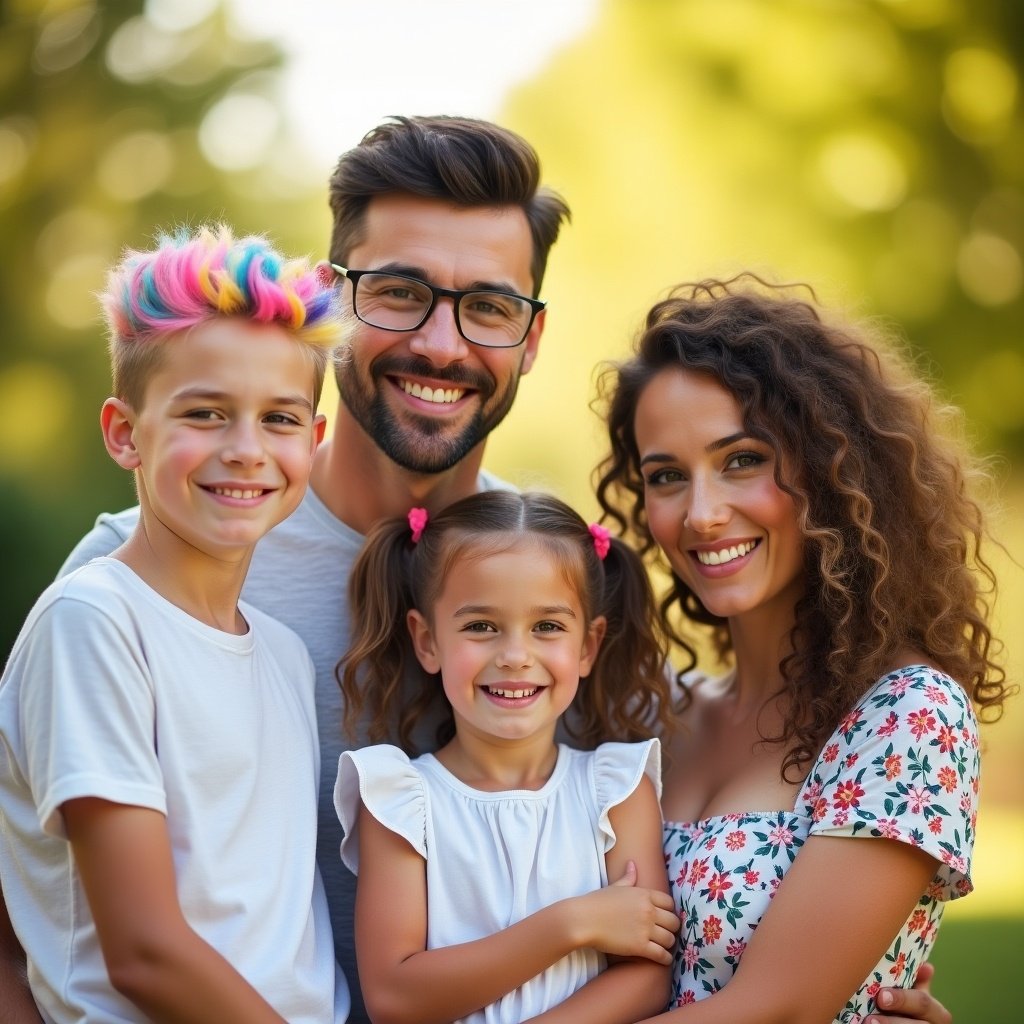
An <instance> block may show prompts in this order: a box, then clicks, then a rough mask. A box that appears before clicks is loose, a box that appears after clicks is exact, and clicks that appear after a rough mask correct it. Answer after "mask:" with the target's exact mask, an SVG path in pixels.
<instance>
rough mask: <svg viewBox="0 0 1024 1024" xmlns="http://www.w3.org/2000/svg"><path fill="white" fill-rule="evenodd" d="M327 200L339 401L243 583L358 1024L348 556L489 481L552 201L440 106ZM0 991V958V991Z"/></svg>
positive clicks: (484, 125) (532, 174) (352, 172)
mask: <svg viewBox="0 0 1024 1024" xmlns="http://www.w3.org/2000/svg"><path fill="white" fill-rule="evenodd" d="M330 203H331V209H332V211H333V214H334V224H333V228H332V234H331V247H330V265H329V266H328V265H326V264H325V265H324V268H323V269H324V272H325V273H331V272H333V273H335V274H337V275H338V280H339V284H340V285H341V286H342V287H343V288H344V289H345V293H346V297H347V300H348V302H349V303H350V308H351V309H353V310H354V312H355V314H356V316H357V317H358V318H359V322H358V323H357V324H356V327H355V330H354V333H353V336H352V339H351V343H350V345H349V346H348V348H347V350H346V352H345V353H344V354H343V356H342V358H341V359H340V360H339V363H338V366H337V370H336V378H337V382H338V387H339V390H340V393H341V399H342V401H341V403H340V405H339V407H338V413H337V419H336V421H335V424H334V431H333V435H332V437H331V439H330V440H329V441H327V442H325V443H324V444H323V445H321V447H320V449H319V450H318V452H317V456H316V459H315V462H314V465H313V472H312V476H311V478H310V490H309V492H308V493H307V496H306V499H305V500H304V501H303V503H302V505H300V507H299V509H298V510H297V511H296V512H295V514H294V515H293V516H292V517H291V518H290V519H289V520H287V521H286V522H284V523H282V524H281V525H280V526H279V527H277V528H276V529H274V530H273V531H271V533H270V534H268V535H267V537H266V538H264V540H263V541H261V542H260V544H259V545H258V546H257V550H256V554H255V556H254V558H253V562H252V565H251V567H250V570H249V575H248V578H247V582H246V587H245V589H244V591H243V597H244V598H245V599H246V600H248V601H249V602H251V603H252V604H254V605H256V606H257V607H259V608H261V609H262V610H264V611H267V612H269V613H270V614H272V615H274V616H275V617H276V618H278V619H280V620H281V621H282V622H284V623H285V624H286V625H288V626H291V627H292V628H293V629H294V630H295V631H296V632H297V633H298V634H299V635H300V636H301V637H302V638H303V640H305V642H306V644H307V646H308V647H309V649H310V652H311V654H312V655H313V660H314V662H315V664H316V669H317V713H318V720H319V727H320V744H321V753H322V775H321V782H320V835H319V841H318V861H319V864H320V869H321V873H322V874H323V877H324V883H325V886H326V889H327V897H328V902H329V904H330V907H331V919H332V924H333V927H334V936H335V945H336V949H337V954H338V959H339V962H340V963H341V965H342V967H343V968H344V971H345V974H346V976H347V977H348V980H349V985H350V987H351V989H352V1015H351V1017H350V1020H352V1021H353V1022H357V1024H358V1022H363V1021H365V1020H366V1016H365V1011H364V1009H363V1005H362V999H361V996H360V994H359V989H358V978H357V974H356V969H355V953H354V940H353V934H352V905H353V897H354V891H355V880H354V878H353V876H351V875H350V874H349V873H348V872H347V871H345V870H344V869H343V868H342V866H341V863H340V857H339V854H338V847H339V843H340V838H341V836H340V826H339V824H338V821H337V817H336V815H335V812H334V804H333V786H334V778H335V774H336V771H337V763H338V756H339V754H340V752H341V750H342V749H344V748H345V747H347V746H350V745H353V744H350V743H349V742H348V741H347V740H346V738H345V737H343V736H342V733H341V718H342V708H341V695H340V692H339V688H338V685H337V682H336V680H335V676H334V668H335V665H336V663H337V661H338V658H339V657H340V656H341V654H342V653H343V652H344V651H345V649H346V647H347V644H348V636H349V623H348V613H347V594H346V583H347V577H348V572H349V569H350V567H351V565H352V562H353V561H354V559H355V556H356V554H357V552H358V550H359V548H360V546H361V544H362V539H363V535H364V534H365V532H366V531H367V529H369V527H370V526H372V525H373V523H374V522H375V521H376V520H377V519H379V518H382V517H387V516H394V515H404V514H406V513H407V512H408V510H409V509H410V508H411V507H413V506H420V507H424V508H427V509H428V510H434V509H438V508H442V507H444V506H445V505H447V504H449V503H450V502H452V501H454V500H456V499H457V498H461V497H463V496H465V495H467V494H470V493H473V492H474V491H476V490H480V489H486V488H492V487H500V486H503V485H502V483H501V482H500V481H499V480H497V479H496V478H495V477H493V476H491V475H490V474H488V473H486V472H484V471H483V470H482V469H481V465H482V460H483V454H484V445H485V442H486V438H487V435H488V434H489V433H490V431H491V430H493V429H494V428H495V427H496V426H497V425H498V424H499V423H500V422H501V420H502V419H503V418H504V416H505V415H506V413H507V412H508V410H509V408H510V407H511V405H512V402H513V400H514V398H515V394H516V389H517V387H518V384H519V378H520V377H521V376H522V375H523V374H525V373H528V372H529V371H530V369H531V368H532V366H533V363H534V360H535V359H536V357H537V351H538V346H539V343H540V337H541V333H542V331H543V328H544V318H545V310H544V309H543V308H538V307H540V306H541V305H542V304H540V303H538V302H536V301H531V300H536V296H537V295H538V294H539V292H540V286H541V282H542V280H543V276H544V270H545V266H546V263H547V256H548V252H549V250H550V248H551V246H552V245H553V244H554V242H555V240H556V238H557V237H558V232H559V229H560V227H561V224H562V222H563V221H564V220H566V219H568V215H569V210H568V207H567V206H566V204H565V202H564V201H563V200H562V199H561V198H560V197H559V196H558V195H557V194H556V193H554V192H552V191H551V190H549V189H546V188H544V187H542V186H541V185H540V167H539V163H538V160H537V155H536V153H535V152H534V150H533V148H532V147H531V146H530V145H529V144H528V143H526V142H525V141H524V140H523V139H522V138H520V137H519V136H518V135H515V134H514V133H512V132H509V131H507V130H505V129H503V128H500V127H499V126H497V125H495V124H491V123H489V122H485V121H477V120H469V119H462V118H449V117H423V118H395V119H392V120H390V121H388V122H386V123H385V124H382V125H380V126H379V127H377V128H375V129H374V130H373V131H371V132H370V133H369V134H368V135H367V136H366V137H365V138H364V139H363V141H362V142H361V143H360V144H359V145H358V146H356V147H355V148H354V149H352V150H350V151H349V152H347V153H345V154H344V155H343V156H342V157H341V160H340V161H339V163H338V166H337V169H336V170H335V173H334V175H333V176H332V178H331V182H330ZM368 273H369V277H368V276H367V274H368ZM410 279H412V280H410ZM509 303H511V304H509ZM524 304H525V305H524ZM495 309H497V313H495V312H494V311H495ZM492 314H493V315H497V316H498V317H499V319H500V322H501V324H502V329H501V330H500V331H498V330H495V329H493V328H494V324H493V323H492V322H491V321H490V320H489V319H488V318H489V317H490V316H491V315H492ZM510 332H511V333H510ZM136 514H137V513H136V512H135V510H128V511H127V512H123V513H119V514H117V515H114V516H101V517H100V520H99V521H98V523H97V526H96V528H95V529H94V530H93V531H92V532H91V533H90V534H89V535H88V536H87V537H86V538H85V539H84V540H83V541H82V542H81V543H80V544H79V545H78V547H77V548H76V549H75V551H74V552H72V554H71V556H70V557H69V559H68V561H67V562H66V563H65V565H64V568H63V570H62V571H63V572H67V571H70V570H71V569H72V568H76V567H77V566H79V565H81V564H83V563H84V562H85V561H87V560H88V559H89V558H93V557H96V556H98V555H101V554H107V553H108V552H109V551H111V550H112V549H113V548H115V547H117V546H118V545H119V544H120V543H121V541H122V540H123V538H124V537H125V536H126V535H127V534H128V532H130V530H131V528H132V526H133V525H134V522H135V517H136ZM422 738H423V739H424V740H426V741H427V742H429V737H422ZM356 745H357V744H356ZM268 870H280V868H279V866H277V865H268ZM3 916H4V915H0V918H2V917H3ZM4 924H5V922H4V921H3V920H0V951H2V950H3V949H4V948H5V944H4V943H3V942H2V939H3V935H4V931H5V929H4ZM6 948H7V949H10V943H7V944H6ZM11 962H12V959H11V958H10V957H9V958H8V960H7V964H8V965H10V963H11ZM2 966H3V965H2V964H0V968H2ZM7 969H8V970H11V969H12V968H11V967H10V966H8V968H7ZM7 990H10V986H9V985H8V986H7V988H6V989H5V986H4V980H3V975H2V974H0V993H5V991H7ZM899 999H900V1000H904V1001H910V1000H913V1001H914V1005H915V1006H916V1005H919V1004H920V1005H921V1006H922V1008H923V1010H929V1011H931V1012H932V1013H933V1014H935V1016H928V1015H927V1014H925V1015H924V1016H923V1017H921V1018H918V1019H925V1020H932V1021H934V1022H936V1024H943V1022H946V1021H948V1020H949V1017H948V1014H945V1011H944V1010H943V1008H942V1007H941V1006H940V1005H939V1004H938V1003H936V1002H935V1001H934V1000H933V999H931V998H930V997H928V996H927V994H926V993H918V992H914V993H901V994H899ZM0 1013H2V1011H0ZM11 1019H12V1020H31V1019H32V1018H29V1017H23V1018H17V1017H12V1018H11ZM890 1019H891V1018H890ZM2 1022H3V1017H2V1016H0V1024H2Z"/></svg>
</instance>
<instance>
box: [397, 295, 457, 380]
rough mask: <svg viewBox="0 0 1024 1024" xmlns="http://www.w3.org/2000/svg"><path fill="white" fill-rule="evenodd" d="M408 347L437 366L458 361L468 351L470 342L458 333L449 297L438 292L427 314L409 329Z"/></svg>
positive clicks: (453, 304)
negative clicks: (422, 320) (423, 320)
mask: <svg viewBox="0 0 1024 1024" xmlns="http://www.w3.org/2000/svg"><path fill="white" fill-rule="evenodd" d="M409 350H410V351H411V352H415V353H416V355H419V356H423V357H424V358H425V359H428V360H429V361H430V362H431V363H432V364H433V365H434V366H437V367H444V366H448V365H450V364H451V363H457V362H460V361H461V360H463V359H465V358H466V356H467V355H469V342H468V341H466V339H465V338H464V337H463V336H462V335H461V334H460V333H459V328H458V324H457V322H456V319H455V303H454V301H453V300H452V299H450V298H449V297H448V296H441V297H440V298H439V299H438V300H437V305H435V306H434V308H433V309H432V310H431V311H430V316H428V317H427V319H426V321H425V322H424V323H422V324H420V326H419V327H417V328H416V330H415V331H413V332H412V338H411V339H410V341H409Z"/></svg>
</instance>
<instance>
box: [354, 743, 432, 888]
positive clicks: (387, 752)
mask: <svg viewBox="0 0 1024 1024" xmlns="http://www.w3.org/2000/svg"><path fill="white" fill-rule="evenodd" d="M361 804H365V805H366V809H367V810H368V811H369V812H370V813H371V814H372V815H373V816H374V817H375V818H376V819H377V820H378V821H379V822H380V823H381V824H382V825H384V826H385V827H386V828H389V829H390V830H391V831H392V832H395V833H397V834H398V835H400V836H401V837H402V838H403V839H405V840H406V841H407V842H408V843H409V845H410V846H411V847H412V848H413V849H414V850H415V851H416V852H417V853H418V854H419V855H420V856H421V857H423V858H424V859H425V858H426V856H427V842H426V820H427V797H426V789H425V787H424V784H423V779H422V777H421V776H420V774H419V772H418V771H417V770H416V768H415V767H414V766H413V764H412V762H410V760H409V758H408V757H407V756H406V755H405V753H403V751H401V750H399V749H398V747H393V746H391V745H390V744H387V743H381V744H378V745H377V746H372V747H363V748H362V749H361V750H346V751H345V752H344V753H343V754H342V755H341V757H340V758H339V759H338V778H337V781H336V782H335V784H334V809H335V810H336V811H337V813H338V820H339V821H340V822H341V827H342V828H343V829H344V830H345V835H344V838H343V839H342V840H341V859H342V862H343V863H344V865H345V866H346V867H347V868H348V869H349V870H350V871H353V872H355V873H356V874H358V873H359V828H358V824H359V807H360V805H361Z"/></svg>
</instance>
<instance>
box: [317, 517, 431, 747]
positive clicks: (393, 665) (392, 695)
mask: <svg viewBox="0 0 1024 1024" xmlns="http://www.w3.org/2000/svg"><path fill="white" fill-rule="evenodd" d="M413 555H414V548H413V541H412V536H411V533H410V530H409V526H408V524H407V523H406V521H405V520H403V519H388V520H384V521H383V522H380V523H378V524H377V525H376V526H375V527H374V528H373V529H372V530H371V531H370V533H369V534H368V536H367V539H366V543H365V545H364V546H363V549H362V551H361V552H360V553H359V557H358V558H357V559H356V562H355V565H354V566H353V568H352V573H351V575H350V576H349V585H348V590H349V603H350V608H351V614H352V641H351V644H350V646H349V649H348V651H347V652H346V653H345V654H344V655H343V657H342V658H341V660H340V661H339V662H338V665H337V667H336V668H335V670H334V673H335V676H336V677H337V679H338V682H339V683H340V685H341V689H342V693H343V694H344V697H345V702H344V703H345V714H344V719H343V723H344V727H345V731H346V733H347V734H348V735H349V736H350V737H353V738H356V737H357V732H358V728H359V725H360V723H362V722H365V723H366V736H367V738H368V739H369V740H370V742H373V743H380V742H382V741H386V740H387V741H391V742H397V743H398V744H399V745H400V746H401V747H402V748H403V749H405V750H406V751H410V750H411V749H412V733H413V730H414V729H415V727H416V724H417V723H418V722H419V720H420V718H421V717H422V716H423V714H424V713H425V711H426V710H427V708H428V707H429V706H430V705H431V704H432V703H433V702H434V699H435V695H436V691H437V689H438V687H435V686H433V685H429V684H430V682H431V677H430V676H429V675H428V674H427V673H426V672H424V671H423V669H422V667H421V666H420V664H419V661H418V660H417V659H416V655H415V652H414V651H413V646H412V638H411V637H410V635H409V629H408V627H407V625H406V617H407V615H408V612H409V610H410V609H411V608H412V607H413V601H412V591H411V585H410V575H411V562H412V558H413ZM407 679H413V680H415V681H416V683H417V684H420V683H421V684H422V685H417V686H416V687H415V689H414V690H413V691H412V692H411V693H410V690H409V685H408V683H407V682H406V680H407ZM396 710H397V711H398V712H399V713H398V716H397V721H396V714H395V712H396Z"/></svg>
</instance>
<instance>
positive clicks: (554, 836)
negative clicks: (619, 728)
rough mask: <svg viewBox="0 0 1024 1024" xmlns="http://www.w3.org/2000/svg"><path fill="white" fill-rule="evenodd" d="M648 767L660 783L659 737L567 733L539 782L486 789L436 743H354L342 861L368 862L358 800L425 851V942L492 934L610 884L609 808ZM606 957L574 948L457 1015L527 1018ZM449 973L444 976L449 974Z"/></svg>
mask: <svg viewBox="0 0 1024 1024" xmlns="http://www.w3.org/2000/svg"><path fill="white" fill-rule="evenodd" d="M644 775H647V777H648V778H649V779H650V780H651V782H653V783H654V787H655V791H656V792H657V793H658V794H659V797H660V794H661V748H660V746H659V744H658V741H657V740H646V741H644V742H642V743H603V744H601V745H600V746H599V747H598V748H597V749H596V750H592V751H581V750H573V749H572V748H571V747H568V746H565V745H564V744H560V745H559V748H558V760H557V762H556V763H555V769H554V771H553V772H552V773H551V778H549V779H548V781H547V782H546V783H545V784H544V785H543V786H542V787H541V788H540V789H538V790H510V791H507V792H498V793H489V792H483V791H481V790H478V789H473V788H472V787H471V786H467V785H466V784H465V783H464V782H461V781H460V780H459V779H457V778H456V777H455V776H454V775H452V774H451V772H449V771H448V770H447V769H446V768H445V767H444V766H443V765H442V764H441V762H440V761H438V760H437V758H435V757H434V755H433V754H424V755H423V756H422V757H418V758H416V759H415V760H412V761H410V759H409V758H408V757H407V756H406V755H405V754H404V753H403V752H402V751H401V750H399V749H398V747H393V746H390V745H389V744H379V745H377V746H372V747H365V748H363V749H362V750H354V751H347V752H346V753H343V754H342V755H341V758H340V761H339V764H338V781H337V785H336V787H335V793H334V801H335V807H336V809H337V812H338V818H339V820H340V821H341V825H342V827H343V828H344V830H345V838H344V840H343V842H342V844H341V856H342V860H344V862H345V863H346V864H347V865H348V866H349V867H350V868H351V869H352V870H353V871H358V869H359V841H358V830H357V822H358V815H359V806H360V804H361V803H365V805H366V808H367V810H368V811H369V812H370V813H371V814H372V815H373V816H374V817H375V818H376V819H377V820H378V821H379V822H381V824H382V825H384V826H386V827H387V828H389V829H390V830H391V831H393V832H395V833H397V834H398V835H400V836H402V837H403V838H404V839H405V840H406V841H407V842H408V843H409V844H410V845H411V846H412V848H413V849H414V850H415V851H416V852H417V853H418V854H419V855H420V856H421V857H423V859H424V860H425V861H426V871H427V948H428V949H438V948H441V947H444V946H452V945H456V944H458V943H461V942H469V941H472V940H474V939H480V938H483V937H484V936H487V935H493V934H494V933H495V932H499V931H502V930H504V929H505V928H508V927H509V925H512V924H515V923H516V922H517V921H521V920H522V919H523V918H525V917H528V916H529V915H530V914H533V913H535V912H536V911H538V910H540V909H541V908H543V907H546V906H549V905H550V904H552V903H554V902H556V901H557V900H562V899H567V898H568V897H571V896H580V895H583V894H584V893H588V892H593V891H594V890H595V889H600V888H602V887H603V886H605V885H607V884H608V872H607V869H606V866H605V854H606V853H607V852H608V851H609V850H610V849H611V848H612V847H613V846H614V845H615V831H614V829H612V827H611V823H610V821H609V818H608V812H609V811H610V810H611V809H612V808H613V807H615V806H617V805H618V804H620V803H622V802H623V801H624V800H626V798H627V797H629V796H630V794H632V793H633V792H634V790H635V789H636V787H637V786H639V785H640V780H641V779H642V778H643V777H644ZM604 966H605V958H604V955H603V954H602V953H599V952H598V951H597V950H595V949H577V950H574V951H573V952H572V953H570V954H569V955H568V956H566V957H563V958H562V959H561V960H559V961H558V962H557V963H555V964H552V966H551V967H549V968H548V969H547V970H546V971H543V972H541V973H540V974H538V975H537V976H536V977H534V978H531V979H530V980H529V981H528V982H526V984H525V985H522V986H520V987H519V988H517V989H515V990H514V991H512V992H509V993H508V994H507V995H505V996H503V997H502V998H501V999H499V1000H498V1001H497V1002H495V1003H492V1004H491V1005H490V1006H486V1007H484V1008H483V1009H482V1010H478V1011H477V1012H476V1013H472V1014H470V1015H469V1016H468V1017H465V1018H463V1019H462V1021H461V1022H457V1024H519V1022H520V1021H524V1020H526V1019H528V1018H530V1017H534V1016H536V1015H537V1014H539V1013H543V1012H544V1011H545V1010H548V1009H551V1007H553V1006H556V1005H558V1004H559V1003H561V1002H563V1001H564V1000H565V999H567V998H568V997H569V996H570V995H572V994H573V992H575V991H576V990H577V989H578V988H580V987H581V986H583V985H584V984H586V983H587V982H588V981H589V980H590V979H591V978H593V977H594V976H595V975H596V974H597V973H598V972H599V971H600V970H602V969H603V968H604ZM441 983H442V984H443V979H441Z"/></svg>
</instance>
